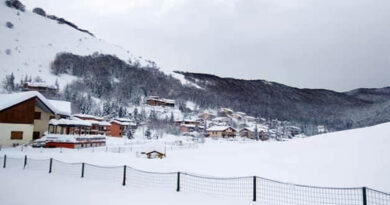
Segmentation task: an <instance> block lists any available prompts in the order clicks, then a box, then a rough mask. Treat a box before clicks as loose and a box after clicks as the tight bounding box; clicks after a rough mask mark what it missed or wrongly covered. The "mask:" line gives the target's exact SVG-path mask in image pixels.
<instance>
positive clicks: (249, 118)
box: [245, 116, 256, 120]
mask: <svg viewBox="0 0 390 205" xmlns="http://www.w3.org/2000/svg"><path fill="white" fill-rule="evenodd" d="M245 118H246V119H247V120H255V119H256V118H255V117H253V116H246V117H245Z"/></svg>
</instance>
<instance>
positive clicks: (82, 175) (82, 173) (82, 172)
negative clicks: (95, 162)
mask: <svg viewBox="0 0 390 205" xmlns="http://www.w3.org/2000/svg"><path fill="white" fill-rule="evenodd" d="M84 167H85V163H84V162H83V163H82V164H81V178H84Z"/></svg>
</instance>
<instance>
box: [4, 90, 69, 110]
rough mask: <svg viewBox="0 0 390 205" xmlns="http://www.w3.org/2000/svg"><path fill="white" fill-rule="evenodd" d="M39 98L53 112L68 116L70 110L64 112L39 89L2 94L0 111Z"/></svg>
mask: <svg viewBox="0 0 390 205" xmlns="http://www.w3.org/2000/svg"><path fill="white" fill-rule="evenodd" d="M32 98H38V99H39V100H40V101H41V102H42V103H43V104H44V105H45V106H47V107H48V108H49V109H50V110H51V111H52V112H54V113H55V114H59V115H66V116H68V115H69V113H68V112H64V111H63V110H62V107H60V108H57V107H56V106H54V105H53V104H52V103H51V102H50V101H49V100H48V99H46V98H45V97H44V96H43V95H42V94H41V93H39V92H38V91H27V92H20V93H12V94H0V99H1V101H0V111H2V110H4V109H7V108H9V107H12V106H14V105H16V104H18V103H21V102H24V101H26V100H29V99H32Z"/></svg>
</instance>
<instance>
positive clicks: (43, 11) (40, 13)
mask: <svg viewBox="0 0 390 205" xmlns="http://www.w3.org/2000/svg"><path fill="white" fill-rule="evenodd" d="M32 12H33V13H36V14H38V15H41V16H46V12H45V10H43V9H42V8H39V7H37V8H35V9H33V10H32Z"/></svg>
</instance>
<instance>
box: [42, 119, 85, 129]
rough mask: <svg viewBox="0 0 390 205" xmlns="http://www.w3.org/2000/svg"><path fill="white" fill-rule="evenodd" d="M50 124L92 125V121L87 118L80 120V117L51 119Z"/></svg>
mask: <svg viewBox="0 0 390 205" xmlns="http://www.w3.org/2000/svg"><path fill="white" fill-rule="evenodd" d="M49 124H50V125H69V126H86V127H91V126H92V124H91V122H88V121H86V120H78V119H59V120H57V119H51V120H50V121H49Z"/></svg>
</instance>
